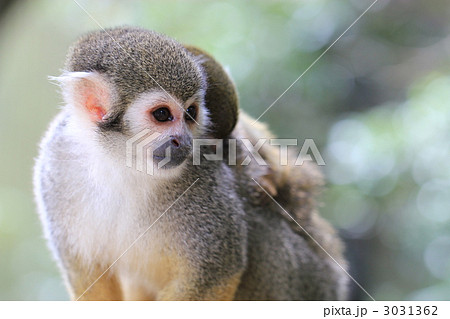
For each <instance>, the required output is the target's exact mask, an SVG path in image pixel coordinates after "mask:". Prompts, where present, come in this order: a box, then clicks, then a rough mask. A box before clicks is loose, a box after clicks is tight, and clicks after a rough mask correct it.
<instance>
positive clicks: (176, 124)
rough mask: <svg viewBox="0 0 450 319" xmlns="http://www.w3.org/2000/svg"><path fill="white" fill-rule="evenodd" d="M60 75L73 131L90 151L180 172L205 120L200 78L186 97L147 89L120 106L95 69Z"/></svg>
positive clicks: (133, 165) (145, 169) (146, 168)
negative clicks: (195, 86) (93, 70)
mask: <svg viewBox="0 0 450 319" xmlns="http://www.w3.org/2000/svg"><path fill="white" fill-rule="evenodd" d="M60 80H62V81H63V82H65V83H64V84H65V85H64V87H63V88H64V89H63V92H64V95H65V99H66V101H67V102H68V107H69V111H70V113H71V115H72V116H71V120H72V124H73V127H75V129H76V132H77V133H76V135H77V137H78V138H80V137H81V139H82V140H83V143H84V144H86V145H91V146H92V148H90V149H91V150H92V151H91V152H96V153H97V154H98V155H99V156H104V157H107V158H109V159H112V160H114V161H115V162H117V163H118V164H120V165H122V166H123V167H124V168H125V167H127V166H128V167H129V168H130V169H133V170H135V171H138V172H141V173H147V174H150V175H155V176H162V177H170V176H174V175H178V174H179V170H180V169H182V168H183V167H184V164H186V162H187V159H188V158H190V157H191V154H192V145H193V139H194V138H198V137H201V136H202V135H203V134H204V130H205V127H206V126H207V124H208V122H209V119H208V114H207V110H206V108H205V107H204V89H203V86H202V85H200V84H199V85H198V89H197V90H196V91H195V92H194V93H193V94H191V95H190V96H188V97H186V98H184V99H183V98H182V97H178V96H176V95H174V94H169V93H168V92H167V91H165V90H163V89H151V90H148V91H146V92H143V93H140V94H138V95H137V97H136V99H135V100H134V101H132V102H131V103H129V105H125V106H124V105H123V103H121V99H120V98H119V97H118V94H117V93H116V89H115V86H114V85H113V84H111V81H110V80H109V79H108V78H107V77H106V76H104V75H102V74H100V73H98V72H71V73H67V74H65V75H64V76H63V77H61V78H60ZM66 80H67V81H66Z"/></svg>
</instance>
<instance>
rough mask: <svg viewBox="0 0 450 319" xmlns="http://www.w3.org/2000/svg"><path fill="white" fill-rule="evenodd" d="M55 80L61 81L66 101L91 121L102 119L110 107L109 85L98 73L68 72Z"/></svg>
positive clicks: (110, 90)
mask: <svg viewBox="0 0 450 319" xmlns="http://www.w3.org/2000/svg"><path fill="white" fill-rule="evenodd" d="M56 80H58V81H59V82H61V83H62V87H63V92H64V98H65V100H66V103H67V104H68V105H73V106H75V107H76V108H77V109H78V110H81V111H82V113H84V114H86V115H88V116H89V118H90V119H91V121H93V122H100V121H102V120H103V118H104V116H105V115H106V114H107V113H108V111H109V110H110V109H111V104H112V102H111V100H112V89H111V85H110V84H109V83H108V82H107V81H106V80H105V79H104V77H103V76H102V75H100V74H99V73H96V72H69V73H65V74H63V76H61V77H58V78H56Z"/></svg>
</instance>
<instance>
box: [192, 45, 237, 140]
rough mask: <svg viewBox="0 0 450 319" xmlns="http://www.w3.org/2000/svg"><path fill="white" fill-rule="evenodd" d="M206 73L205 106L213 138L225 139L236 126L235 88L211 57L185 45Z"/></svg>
mask: <svg viewBox="0 0 450 319" xmlns="http://www.w3.org/2000/svg"><path fill="white" fill-rule="evenodd" d="M185 48H186V49H187V50H188V51H189V52H190V53H191V54H193V55H194V57H196V58H197V59H198V61H199V63H200V65H201V66H202V67H203V70H204V71H205V73H206V82H207V88H206V94H205V106H206V108H207V109H208V110H209V116H210V118H211V122H212V127H211V130H210V131H211V134H212V135H213V137H215V138H227V137H228V136H229V135H230V133H231V131H233V129H234V126H235V125H236V122H237V119H238V113H239V101H238V95H237V91H236V88H235V86H234V83H233V81H232V80H231V78H230V77H229V76H228V74H227V72H226V71H225V70H224V69H223V68H222V66H221V65H220V63H219V62H217V61H216V60H215V59H214V58H213V57H212V56H211V55H209V54H208V53H206V52H205V51H203V50H200V49H198V48H196V47H193V46H189V45H185Z"/></svg>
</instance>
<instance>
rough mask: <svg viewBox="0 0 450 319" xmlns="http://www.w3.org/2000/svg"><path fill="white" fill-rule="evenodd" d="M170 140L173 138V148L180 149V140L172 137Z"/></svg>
mask: <svg viewBox="0 0 450 319" xmlns="http://www.w3.org/2000/svg"><path fill="white" fill-rule="evenodd" d="M170 138H171V140H170V142H171V143H172V146H173V147H175V148H179V147H180V141H179V140H178V138H176V137H175V136H171V137H170Z"/></svg>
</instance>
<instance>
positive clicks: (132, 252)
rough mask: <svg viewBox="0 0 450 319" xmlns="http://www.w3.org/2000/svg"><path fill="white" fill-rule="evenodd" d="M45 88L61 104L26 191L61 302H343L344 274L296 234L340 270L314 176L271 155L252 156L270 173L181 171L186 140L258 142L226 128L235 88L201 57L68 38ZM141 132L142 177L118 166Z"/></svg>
mask: <svg viewBox="0 0 450 319" xmlns="http://www.w3.org/2000/svg"><path fill="white" fill-rule="evenodd" d="M57 79H58V81H59V82H60V84H61V88H62V94H63V97H64V101H65V106H64V108H63V109H62V110H61V112H60V113H59V114H58V115H57V117H56V118H55V119H54V120H53V122H52V124H51V125H50V128H49V129H48V131H47V133H46V135H45V137H44V139H43V141H42V143H41V147H40V155H39V158H38V159H37V163H36V166H35V174H34V185H35V195H36V199H37V204H38V211H39V214H40V217H41V221H42V224H43V227H44V232H45V235H46V237H47V239H48V243H49V246H50V248H51V250H52V252H53V254H54V256H55V258H56V260H57V262H58V265H59V267H60V269H61V272H62V275H63V277H64V279H65V282H66V284H67V287H68V290H69V292H70V295H71V298H72V299H73V300H336V299H344V298H345V296H346V281H347V280H346V276H345V273H343V272H342V270H341V269H340V268H339V266H338V265H336V264H335V263H334V261H333V260H331V259H330V258H329V257H328V256H327V255H326V254H325V253H324V251H323V250H322V249H320V248H319V247H318V246H317V244H316V243H315V242H313V241H312V240H311V238H310V237H309V236H308V235H307V234H306V233H305V232H308V234H310V235H311V236H312V237H314V238H315V239H316V240H317V242H319V243H320V244H321V246H322V247H324V248H325V250H327V251H328V252H329V253H330V254H331V255H332V256H333V257H334V258H335V259H336V260H338V261H339V262H340V263H341V265H344V267H345V260H344V259H343V255H342V247H341V243H340V241H339V239H338V238H337V237H336V235H335V233H334V230H333V229H332V228H331V227H330V226H329V225H328V224H327V223H326V222H325V221H324V220H322V219H321V218H320V217H319V216H318V214H317V213H316V211H315V206H314V196H315V194H316V189H317V188H318V187H319V186H320V184H321V177H320V174H318V173H317V171H316V169H315V168H314V167H312V166H302V167H301V168H297V167H295V168H294V167H282V166H280V165H277V158H278V157H277V156H278V155H279V154H278V153H277V150H276V149H275V148H274V147H273V146H267V147H263V149H262V156H263V157H264V158H265V159H267V161H268V162H269V163H270V164H271V166H270V168H267V167H261V166H258V165H256V164H250V165H248V166H244V165H229V163H227V161H226V160H221V161H202V163H201V165H193V163H192V156H193V155H192V149H193V140H194V139H197V138H207V137H216V138H223V139H225V140H227V139H231V138H248V139H250V140H251V141H255V140H257V139H258V138H259V137H266V138H267V136H266V135H267V134H269V132H268V131H267V130H266V128H265V127H263V126H262V125H260V124H258V125H256V126H255V127H253V126H251V125H250V119H249V117H248V116H246V115H245V114H244V113H242V112H241V115H240V116H239V119H238V99H237V94H236V91H235V87H234V85H233V83H232V81H231V80H230V79H229V77H228V76H227V74H226V73H225V71H224V70H223V69H222V67H221V66H220V64H219V63H217V62H216V61H215V60H214V59H213V58H212V57H211V56H210V55H208V54H207V53H205V52H203V51H201V50H199V49H196V48H194V47H189V46H186V47H184V46H183V45H181V44H180V43H178V42H176V41H174V40H172V39H170V38H168V37H166V36H164V35H161V34H158V33H156V32H153V31H148V30H144V29H139V28H131V27H127V28H114V29H108V30H106V31H97V32H93V33H89V34H87V35H85V36H83V37H81V38H80V39H79V40H78V41H77V42H76V43H75V44H74V45H73V46H72V48H71V49H70V51H69V54H68V56H67V61H66V64H65V72H64V73H63V74H62V76H60V77H58V78H57ZM144 130H148V131H149V132H152V133H157V134H156V135H155V136H156V137H155V138H154V139H152V141H151V142H150V144H151V145H154V149H152V151H153V153H152V155H153V156H148V157H147V158H146V161H147V163H146V165H152V166H154V167H155V168H158V165H159V164H160V163H161V162H162V161H163V158H164V155H165V151H166V150H167V149H169V150H170V154H171V156H170V161H169V162H168V163H166V165H165V166H163V167H162V168H161V169H156V170H155V173H154V174H153V175H149V174H146V173H144V172H140V171H138V170H136V169H133V168H129V167H127V165H126V161H127V158H126V157H127V149H126V144H127V141H128V140H129V139H130V138H133V137H135V136H136V135H138V134H140V133H141V132H142V131H144ZM161 145H162V146H161ZM247 152H248V151H246V150H245V149H244V148H242V147H238V150H237V153H238V154H237V155H238V157H239V156H240V157H243V156H246V154H247ZM133 156H134V158H135V157H136V156H135V154H133ZM272 164H273V165H272ZM253 178H254V179H255V180H256V181H258V182H259V183H260V184H261V185H263V186H265V187H267V189H268V190H269V192H270V194H271V195H272V196H273V197H274V198H275V199H276V200H278V201H279V202H280V203H281V204H282V205H285V208H286V209H287V210H288V211H291V212H292V213H293V214H294V215H295V216H296V217H298V218H300V219H298V221H299V222H300V223H301V224H302V226H303V228H301V229H299V227H298V226H297V225H296V224H294V223H293V222H292V220H290V219H288V218H287V217H286V216H285V214H284V212H283V211H281V210H280V208H279V207H278V206H277V205H276V204H275V203H274V202H272V201H271V200H270V198H269V197H268V196H267V194H265V192H263V190H262V189H261V188H260V187H259V186H258V185H257V184H256V183H255V182H254V181H253V180H252V179H253ZM268 198H269V199H268Z"/></svg>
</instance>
